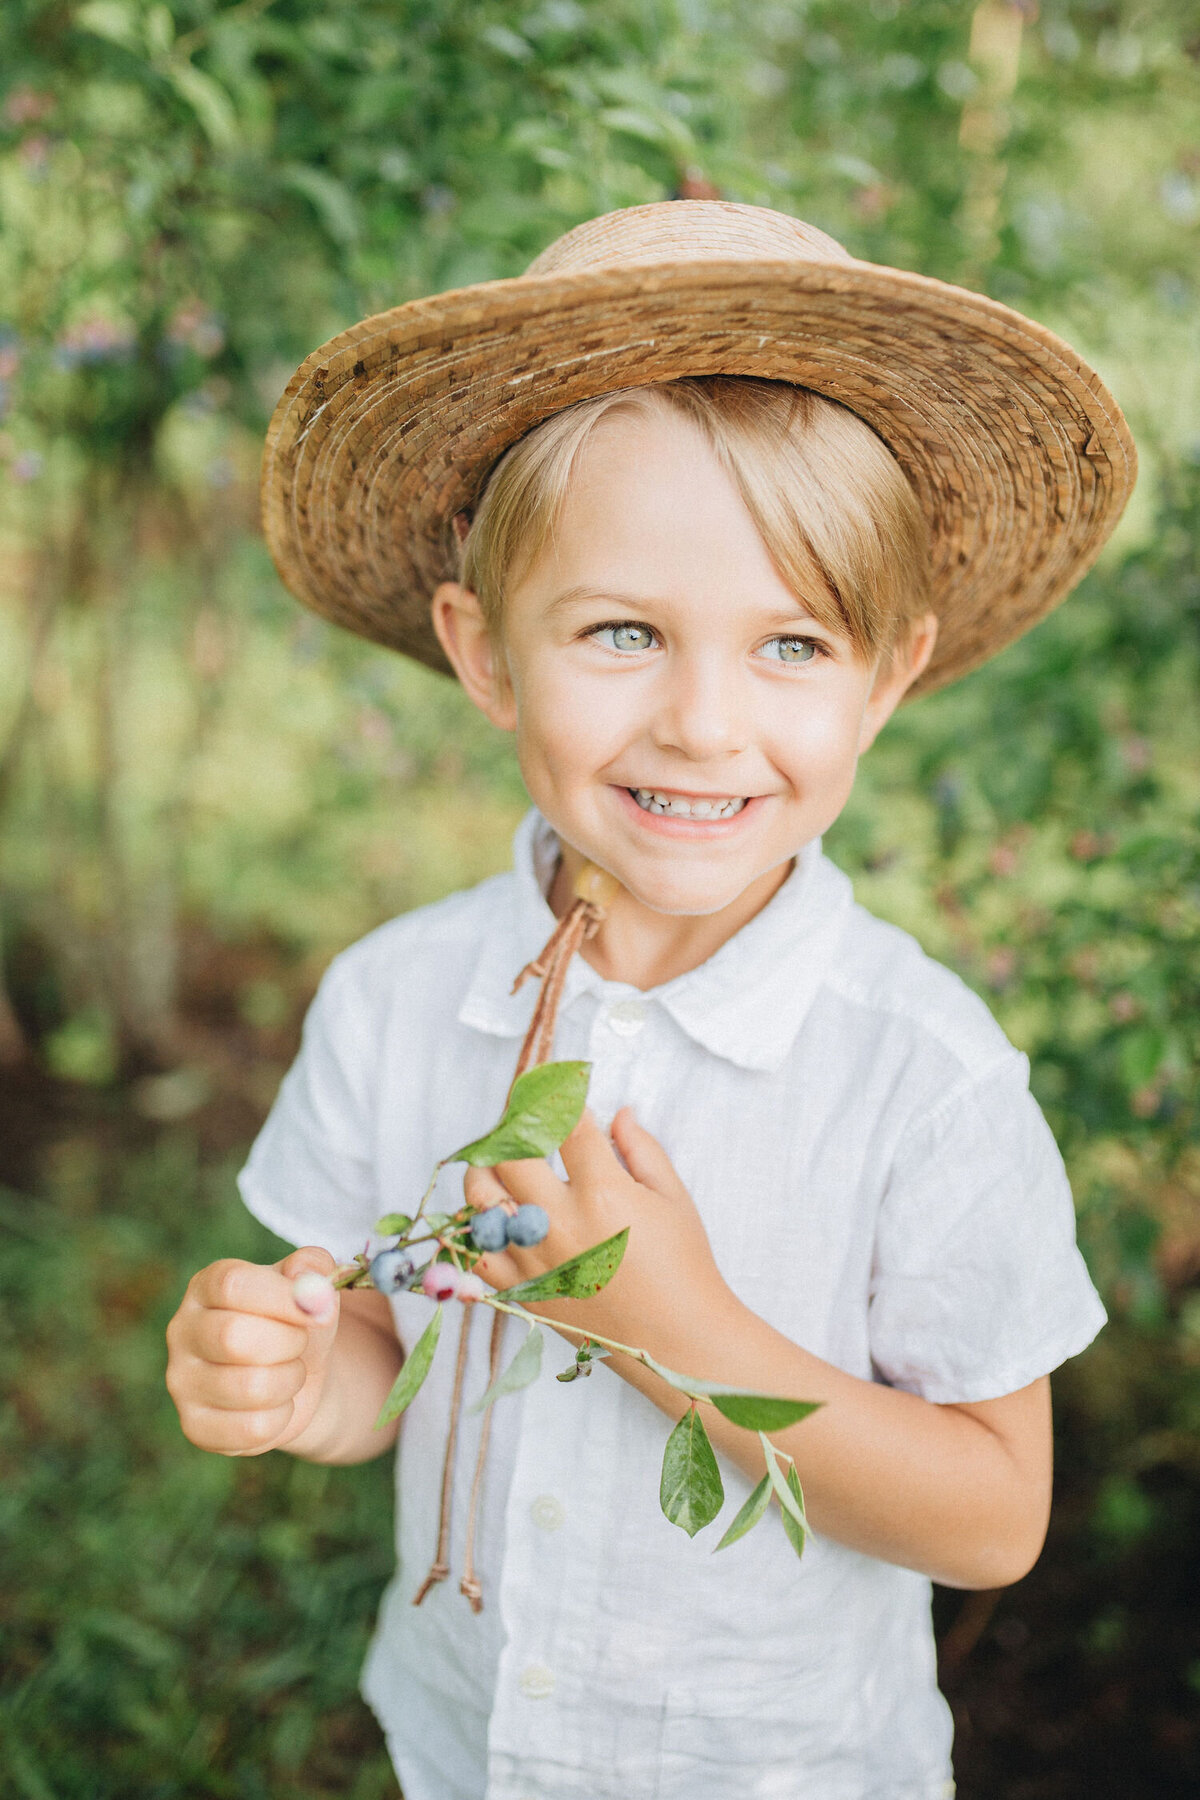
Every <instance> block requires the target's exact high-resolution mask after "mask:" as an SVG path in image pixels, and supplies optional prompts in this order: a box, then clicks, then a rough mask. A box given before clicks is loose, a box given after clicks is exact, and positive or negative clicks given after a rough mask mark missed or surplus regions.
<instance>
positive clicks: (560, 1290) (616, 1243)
mask: <svg viewBox="0 0 1200 1800" xmlns="http://www.w3.org/2000/svg"><path fill="white" fill-rule="evenodd" d="M628 1242H629V1227H628V1225H626V1227H625V1229H624V1230H623V1231H618V1232H617V1234H616V1236H615V1237H610V1238H605V1239H604V1241H603V1243H600V1244H593V1245H592V1247H591V1249H590V1250H583V1251H581V1252H580V1254H579V1255H578V1256H572V1257H570V1258H569V1259H568V1260H567V1261H566V1262H564V1263H559V1265H558V1267H557V1268H556V1269H547V1271H546V1273H545V1274H544V1275H531V1276H530V1278H529V1280H528V1281H519V1282H517V1284H516V1286H515V1287H510V1288H505V1290H504V1298H505V1299H506V1300H508V1301H510V1302H511V1303H512V1304H513V1305H516V1306H527V1305H529V1304H530V1303H531V1302H533V1301H535V1300H555V1299H563V1300H586V1299H587V1298H588V1296H589V1295H591V1294H598V1293H599V1292H600V1290H601V1288H603V1287H607V1286H608V1283H609V1282H610V1281H611V1280H612V1278H613V1276H614V1275H615V1274H616V1272H617V1270H618V1269H619V1268H620V1266H621V1258H622V1257H623V1256H624V1254H625V1246H626V1244H627V1243H628Z"/></svg>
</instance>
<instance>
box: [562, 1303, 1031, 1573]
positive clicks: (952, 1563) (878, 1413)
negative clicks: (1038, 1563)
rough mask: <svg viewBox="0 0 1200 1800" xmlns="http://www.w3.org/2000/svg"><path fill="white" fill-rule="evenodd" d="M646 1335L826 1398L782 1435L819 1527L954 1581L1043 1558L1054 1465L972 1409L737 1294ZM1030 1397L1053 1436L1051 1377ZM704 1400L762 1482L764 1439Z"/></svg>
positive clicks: (686, 1364) (667, 1395)
mask: <svg viewBox="0 0 1200 1800" xmlns="http://www.w3.org/2000/svg"><path fill="white" fill-rule="evenodd" d="M562 1316H563V1317H567V1316H568V1314H567V1313H566V1312H564V1313H563V1314H562ZM634 1341H635V1342H636V1341H641V1342H642V1343H643V1344H644V1345H645V1347H646V1348H648V1349H650V1350H651V1352H652V1354H653V1355H654V1356H655V1357H657V1358H658V1360H659V1361H661V1362H664V1363H665V1364H666V1365H667V1366H668V1367H669V1368H674V1369H676V1370H679V1371H681V1372H684V1373H687V1374H689V1375H695V1376H698V1377H699V1378H700V1379H701V1380H709V1381H720V1382H724V1383H726V1384H727V1385H729V1386H731V1387H736V1388H742V1389H745V1390H747V1391H752V1392H757V1393H774V1394H787V1395H793V1396H795V1397H796V1398H797V1399H806V1400H819V1401H822V1402H824V1405H823V1406H822V1407H821V1410H820V1411H819V1412H816V1413H813V1414H811V1415H810V1416H809V1417H808V1418H807V1419H804V1420H802V1421H801V1422H800V1423H799V1424H797V1425H794V1426H792V1427H791V1428H790V1429H788V1430H787V1431H781V1432H775V1433H772V1442H773V1443H775V1444H777V1445H778V1446H779V1448H780V1449H781V1450H784V1451H786V1452H787V1453H788V1454H789V1455H791V1456H793V1457H794V1458H795V1460H796V1468H797V1472H798V1473H799V1476H800V1480H801V1482H802V1484H803V1487H804V1492H805V1498H806V1502H807V1509H808V1514H809V1518H810V1520H811V1522H812V1525H813V1528H814V1530H816V1531H818V1532H821V1533H823V1534H824V1535H826V1536H828V1537H831V1538H835V1539H837V1540H838V1541H839V1542H840V1543H843V1544H846V1545H849V1546H850V1547H851V1548H852V1549H855V1550H861V1551H864V1552H866V1553H867V1554H868V1555H870V1556H876V1557H879V1558H881V1559H883V1560H884V1561H887V1562H893V1563H899V1564H901V1565H902V1566H904V1567H906V1568H912V1569H917V1570H919V1571H920V1572H921V1573H922V1574H926V1575H929V1576H931V1577H932V1578H933V1579H934V1580H936V1581H939V1582H942V1583H944V1584H946V1585H947V1586H951V1587H966V1588H986V1587H1000V1586H1004V1585H1006V1584H1007V1583H1008V1582H1011V1581H1014V1580H1017V1579H1018V1578H1019V1577H1020V1576H1021V1575H1022V1574H1024V1573H1025V1572H1026V1570H1027V1569H1028V1568H1029V1567H1030V1566H1031V1565H1032V1563H1033V1561H1034V1560H1035V1559H1036V1556H1037V1553H1038V1551H1039V1549H1040V1548H1041V1543H1042V1539H1043V1537H1044V1535H1045V1527H1046V1520H1047V1517H1048V1512H1049V1498H1050V1496H1049V1470H1048V1467H1047V1468H1046V1470H1045V1478H1044V1480H1043V1479H1042V1472H1041V1470H1040V1469H1039V1468H1037V1467H1036V1466H1031V1467H1023V1466H1022V1465H1021V1464H1020V1463H1019V1461H1018V1460H1017V1459H1016V1458H1015V1457H1014V1455H1013V1453H1012V1451H1011V1449H1010V1447H1009V1445H1008V1444H1007V1443H1006V1442H1004V1441H1003V1440H1002V1439H1001V1438H1000V1437H999V1436H997V1435H996V1433H994V1432H993V1431H992V1430H990V1429H989V1428H988V1426H987V1425H986V1424H985V1423H983V1422H982V1421H981V1420H980V1419H979V1418H977V1417H974V1416H972V1414H971V1413H970V1412H968V1411H965V1410H963V1409H961V1408H959V1407H955V1406H938V1405H934V1404H932V1403H931V1402H929V1401H927V1400H922V1399H919V1398H918V1397H916V1396H915V1395H912V1394H906V1393H903V1392H901V1391H899V1390H898V1389H895V1388H889V1387H886V1386H883V1385H882V1384H880V1383H878V1382H873V1381H863V1380H860V1379H858V1378H857V1377H856V1376H853V1375H848V1374H846V1373H845V1372H844V1371H843V1370H841V1369H838V1368H835V1367H834V1366H833V1365H832V1364H830V1363H827V1362H824V1361H822V1360H821V1358H819V1357H817V1356H813V1355H811V1354H810V1353H809V1352H808V1351H806V1350H803V1349H801V1347H800V1346H799V1345H798V1344H794V1343H792V1342H791V1340H790V1339H788V1338H786V1337H784V1336H783V1335H782V1333H780V1332H778V1331H776V1330H774V1328H773V1327H772V1326H770V1325H768V1324H767V1323H766V1321H765V1320H763V1319H761V1318H759V1317H758V1316H757V1315H756V1314H755V1313H753V1312H751V1311H750V1310H749V1309H748V1308H747V1307H745V1306H743V1305H741V1303H740V1302H739V1301H737V1300H736V1299H735V1298H734V1297H733V1296H732V1295H730V1296H729V1301H728V1304H727V1306H726V1307H725V1309H724V1313H723V1316H721V1317H720V1318H713V1317H712V1316H711V1314H706V1316H705V1317H704V1318H703V1320H702V1321H700V1322H698V1323H697V1324H692V1323H691V1322H690V1320H676V1322H675V1325H674V1328H673V1330H671V1331H670V1332H669V1333H661V1334H659V1335H657V1337H656V1341H654V1342H648V1341H647V1340H646V1339H644V1338H643V1339H641V1340H637V1339H635V1340H634ZM613 1367H614V1369H615V1370H616V1371H617V1373H619V1374H620V1375H621V1376H622V1377H623V1379H625V1380H626V1381H628V1382H629V1383H630V1384H631V1385H632V1386H634V1387H636V1388H638V1389H639V1390H640V1391H641V1392H643V1393H644V1394H646V1395H647V1397H648V1398H649V1399H651V1400H653V1402H654V1403H655V1405H656V1406H658V1407H660V1408H661V1410H662V1411H663V1412H665V1413H667V1414H668V1415H669V1416H670V1417H671V1418H679V1417H680V1416H681V1415H682V1414H683V1412H684V1411H685V1410H686V1408H687V1401H686V1400H685V1399H684V1398H683V1396H682V1395H680V1394H679V1393H678V1392H677V1391H676V1390H674V1389H673V1388H670V1387H668V1386H667V1384H666V1383H665V1382H663V1381H661V1380H660V1379H659V1378H658V1377H657V1376H655V1375H653V1374H651V1373H650V1372H649V1371H648V1370H646V1369H645V1368H643V1367H641V1366H640V1365H638V1364H636V1363H633V1362H631V1361H630V1359H629V1358H628V1357H620V1358H614V1359H613ZM1028 1404H1029V1407H1030V1409H1031V1410H1032V1413H1033V1414H1034V1415H1038V1417H1037V1423H1039V1424H1040V1423H1041V1420H1040V1413H1041V1411H1042V1410H1044V1411H1045V1412H1046V1414H1047V1417H1046V1420H1045V1426H1046V1431H1047V1433H1048V1406H1049V1400H1048V1384H1047V1383H1040V1384H1035V1388H1034V1389H1031V1390H1029V1391H1028ZM702 1410H703V1418H704V1423H705V1426H706V1428H707V1430H708V1432H709V1435H710V1437H711V1438H712V1441H713V1443H714V1445H715V1446H716V1448H717V1449H718V1451H720V1452H722V1453H723V1454H724V1455H726V1456H728V1457H729V1458H730V1459H731V1460H732V1461H733V1462H735V1463H736V1464H737V1465H738V1466H739V1467H740V1468H741V1469H742V1470H743V1471H744V1472H745V1473H746V1474H747V1475H749V1476H751V1477H752V1478H753V1479H754V1480H758V1479H759V1477H761V1475H762V1472H763V1463H762V1449H761V1446H760V1445H759V1443H758V1441H757V1439H756V1438H755V1437H754V1435H753V1434H752V1433H750V1432H747V1431H744V1430H741V1429H739V1428H738V1427H737V1426H734V1425H731V1424H730V1423H729V1422H728V1421H727V1420H726V1419H724V1418H722V1417H721V1415H720V1414H719V1413H717V1412H716V1410H715V1409H714V1408H711V1407H704V1408H703V1409H702ZM1034 1463H1035V1459H1031V1465H1032V1464H1034Z"/></svg>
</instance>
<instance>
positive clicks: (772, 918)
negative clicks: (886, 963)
mask: <svg viewBox="0 0 1200 1800" xmlns="http://www.w3.org/2000/svg"><path fill="white" fill-rule="evenodd" d="M557 855H558V846H557V842H556V840H555V837H554V833H553V831H552V830H551V828H550V826H549V825H548V824H547V823H546V821H545V819H544V818H543V817H542V815H541V814H540V813H539V812H538V811H537V810H536V808H535V809H532V810H531V811H530V812H528V813H527V814H526V816H525V818H524V819H523V820H522V821H521V824H520V825H519V827H518V828H517V833H516V836H515V837H514V839H513V863H514V873H513V878H512V881H511V882H510V884H509V889H508V898H507V904H503V905H501V906H498V907H497V909H496V915H495V919H494V923H493V926H492V928H491V929H490V930H489V931H488V933H487V936H486V938H485V940H484V943H483V947H482V951H481V954H480V957H479V961H478V963H477V965H476V968H475V973H474V976H473V977H472V980H471V985H470V987H469V988H468V990H467V994H466V997H465V999H464V1000H463V1003H462V1006H461V1008H460V1009H459V1014H458V1017H459V1022H460V1023H461V1024H463V1025H469V1026H472V1027H474V1028H475V1029H476V1030H479V1031H487V1032H491V1033H493V1034H495V1035H497V1036H500V1037H520V1036H522V1035H523V1034H524V1032H525V1030H526V1027H527V1026H528V1024H529V1019H530V1016H531V1014H532V1010H533V1005H534V996H535V992H536V989H535V985H534V983H533V982H532V981H530V982H528V983H526V985H525V986H524V987H523V988H522V989H521V991H520V992H519V993H517V994H514V993H513V992H512V984H513V981H514V979H515V977H516V975H517V972H518V970H520V969H522V968H523V967H524V966H525V964H526V963H527V962H529V961H530V959H531V958H532V957H534V956H536V955H537V953H538V951H539V950H540V949H541V947H542V945H543V944H544V943H545V942H546V939H547V938H548V937H549V936H550V933H551V932H552V931H553V929H554V925H555V919H554V914H553V913H552V912H551V910H550V908H549V906H548V905H547V903H546V898H545V890H546V888H547V887H548V886H549V881H550V877H551V875H552V873H553V870H554V866H555V861H556V859H557ZM853 898H854V896H853V890H852V888H851V885H850V881H849V879H848V878H847V877H846V876H845V875H843V873H842V871H841V870H840V869H837V868H835V867H834V865H833V864H832V863H831V862H830V861H829V860H828V858H827V857H825V856H823V855H822V853H821V845H820V840H819V839H817V840H816V841H814V842H813V843H811V844H806V845H805V846H804V848H803V849H802V850H801V852H800V853H799V855H798V856H797V858H796V864H795V867H794V868H793V870H792V872H791V874H790V875H789V876H788V878H787V880H786V881H785V882H784V883H783V884H782V886H781V887H780V888H779V889H778V891H777V892H776V893H775V894H774V895H773V896H772V898H771V899H770V900H769V901H768V903H767V905H766V906H764V907H763V909H762V911H761V912H760V913H757V914H756V915H755V917H754V918H753V919H751V920H750V922H749V924H747V925H743V926H742V929H741V930H740V931H738V932H735V933H734V935H733V937H731V938H730V939H729V940H728V942H727V943H724V944H722V946H721V948H720V949H719V950H718V951H716V953H715V954H714V955H713V956H710V957H709V959H708V961H707V962H704V963H701V964H700V966H699V967H698V968H696V969H690V970H689V971H688V973H687V974H686V975H678V976H676V978H675V979H674V980H673V981H668V982H664V983H663V985H662V986H661V987H657V988H650V989H648V990H647V991H646V992H645V993H643V994H642V996H641V997H642V999H644V1000H646V1001H648V1002H654V1001H657V1002H658V1004H659V1005H661V1006H662V1007H663V1008H664V1009H665V1011H666V1012H668V1013H669V1014H670V1016H671V1017H672V1018H673V1019H674V1021H675V1023H676V1024H677V1025H678V1026H679V1027H680V1029H681V1030H682V1031H684V1032H686V1033H687V1035H688V1037H690V1038H692V1039H693V1041H694V1042H696V1043H698V1044H701V1045H703V1047H704V1048H705V1049H706V1050H709V1051H711V1052H712V1053H713V1055H715V1056H720V1057H724V1058H725V1059H726V1060H727V1061H728V1062H732V1063H735V1064H737V1066H738V1067H739V1068H743V1069H764V1070H769V1069H777V1068H778V1067H779V1065H780V1063H781V1062H782V1061H783V1059H784V1057H785V1056H786V1055H787V1053H788V1051H789V1050H790V1049H791V1046H792V1044H793V1042H794V1041H795V1038H796V1034H797V1033H798V1032H799V1030H800V1027H801V1025H802V1024H803V1023H804V1019H805V1016H806V1014H807V1013H808V1009H809V1007H810V1006H811V1005H812V1002H813V1000H814V998H815V996H816V994H817V990H818V989H819V988H820V985H821V982H822V981H823V979H824V977H825V973H826V970H827V969H828V968H829V965H830V963H831V961H832V959H833V956H834V953H835V951H836V949H837V945H838V941H839V940H840V938H841V935H842V931H843V929H844V926H845V923H846V918H847V914H848V912H849V909H850V906H851V904H852V901H853ZM636 991H637V990H635V989H634V988H632V987H629V986H627V985H626V984H624V983H621V982H613V981H605V980H604V979H603V978H602V977H601V976H600V975H598V974H597V972H596V971H595V969H593V968H592V967H591V966H590V965H589V964H588V963H586V962H584V960H583V958H582V957H580V956H577V957H575V958H574V960H573V962H572V964H571V967H570V970H569V972H568V977H567V985H566V991H565V993H564V995H563V1003H562V1004H563V1009H564V1011H565V1010H566V1008H567V1007H569V1006H570V1005H571V1003H572V1001H574V1000H575V999H576V998H577V997H578V996H579V995H580V994H583V993H591V994H595V995H597V996H598V997H600V998H601V999H603V1000H605V1001H608V1002H610V1003H611V1002H612V1001H613V1000H615V999H618V998H621V997H628V996H630V995H632V994H634V993H635V992H636Z"/></svg>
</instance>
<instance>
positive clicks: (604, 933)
mask: <svg viewBox="0 0 1200 1800" xmlns="http://www.w3.org/2000/svg"><path fill="white" fill-rule="evenodd" d="M583 862H584V859H583V857H582V856H581V855H580V854H579V852H578V851H577V850H573V849H572V848H571V846H570V845H569V844H564V845H563V846H562V854H561V856H560V858H559V863H558V868H557V869H556V870H555V874H554V880H553V881H552V883H551V885H550V893H549V903H550V910H551V912H552V913H553V914H554V916H555V918H557V919H561V918H562V916H563V914H564V913H565V912H566V911H567V910H568V908H569V907H570V905H571V901H572V899H573V892H572V889H573V884H574V881H575V877H576V875H577V874H578V873H579V871H580V869H581V868H582V867H583ZM791 869H792V864H791V863H783V864H782V865H781V866H780V867H779V868H777V869H768V870H767V872H766V874H764V875H760V876H759V877H758V879H757V880H756V881H753V882H751V884H750V886H749V887H748V888H745V889H743V891H742V892H741V893H740V894H739V895H738V897H737V899H736V900H734V901H732V902H731V903H730V904H729V905H728V906H723V907H722V908H721V910H720V911H719V912H715V913H701V914H695V915H687V914H673V913H660V912H655V911H654V909H653V908H652V907H649V906H645V905H643V903H642V902H641V901H640V900H637V899H635V897H634V896H633V895H632V894H630V893H629V892H627V890H626V889H625V888H622V889H621V890H620V892H619V893H618V894H617V897H616V899H615V900H614V901H613V903H612V905H611V906H610V907H609V909H608V913H607V916H606V917H605V920H604V923H603V924H602V925H601V927H600V929H599V931H598V932H597V933H596V936H595V937H594V938H590V939H589V940H588V942H587V943H586V944H584V946H583V948H582V950H581V951H580V955H581V956H583V957H584V958H585V960H586V961H587V962H589V963H590V964H591V966H592V968H593V969H595V970H596V973H597V974H598V975H602V976H603V977H604V979H605V980H606V981H621V982H626V983H628V985H629V986H630V987H635V988H642V989H643V990H644V989H646V988H654V987H661V986H662V984H663V983H664V982H666V981H673V980H674V979H675V977H676V976H677V975H686V974H687V972H688V970H689V969H696V968H699V966H700V964H701V963H703V962H707V961H708V959H709V957H710V956H713V955H714V954H715V953H716V952H717V951H718V950H719V949H720V948H721V945H722V944H724V943H727V942H728V941H729V939H730V938H731V937H732V936H733V935H734V933H735V932H737V931H740V930H741V928H742V926H743V925H747V924H749V922H750V920H751V919H752V918H754V916H755V914H756V913H760V912H761V911H762V909H763V907H764V906H765V905H766V904H767V902H768V900H770V899H771V897H772V895H773V894H776V893H778V891H779V889H780V888H781V887H782V886H783V883H784V882H785V881H786V879H787V877H788V875H789V874H790V872H791Z"/></svg>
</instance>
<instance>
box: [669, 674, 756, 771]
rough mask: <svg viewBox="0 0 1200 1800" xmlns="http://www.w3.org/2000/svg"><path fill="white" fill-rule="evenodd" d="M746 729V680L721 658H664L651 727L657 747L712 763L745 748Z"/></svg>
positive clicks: (747, 711)
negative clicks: (659, 690)
mask: <svg viewBox="0 0 1200 1800" xmlns="http://www.w3.org/2000/svg"><path fill="white" fill-rule="evenodd" d="M749 727H750V713H749V704H748V696H747V694H746V692H745V687H744V682H743V680H742V679H741V677H740V672H739V671H738V670H736V669H731V668H730V667H729V666H728V664H727V662H726V661H725V659H724V658H723V657H720V656H716V655H699V654H697V655H690V656H672V657H670V658H669V659H668V661H667V667H666V668H665V670H664V682H663V688H662V692H661V694H660V698H659V707H658V712H657V715H656V718H655V729H654V741H655V744H656V745H657V746H658V748H659V749H660V750H674V751H676V752H677V753H678V754H680V755H682V756H685V757H686V758H687V760H688V761H689V762H697V763H699V762H715V761H717V760H719V759H722V758H725V757H730V756H738V755H740V754H741V752H742V751H744V750H745V749H746V748H747V747H748V743H749V736H750V730H749Z"/></svg>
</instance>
